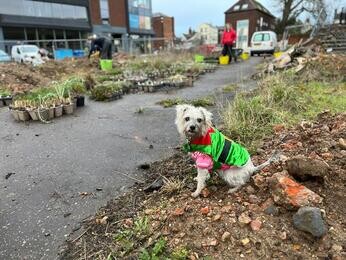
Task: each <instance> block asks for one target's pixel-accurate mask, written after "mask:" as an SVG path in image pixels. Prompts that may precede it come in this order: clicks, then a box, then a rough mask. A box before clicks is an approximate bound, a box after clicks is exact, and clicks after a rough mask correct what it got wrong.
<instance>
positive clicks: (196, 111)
mask: <svg viewBox="0 0 346 260" xmlns="http://www.w3.org/2000/svg"><path fill="white" fill-rule="evenodd" d="M176 110H177V115H176V120H175V124H176V126H177V129H178V132H179V134H180V135H181V137H182V138H183V139H185V140H186V139H187V140H188V141H191V140H194V139H195V138H198V137H201V136H204V135H205V134H206V133H207V131H208V129H209V128H210V127H212V125H213V124H212V119H213V114H212V113H211V112H209V111H208V110H206V109H205V108H203V107H194V106H191V105H178V106H177V108H176ZM277 157H278V154H277V153H274V154H273V156H272V157H271V158H270V159H269V160H268V161H266V162H265V163H263V164H261V165H259V166H257V167H256V166H254V165H253V163H252V161H251V158H249V160H248V161H247V163H246V164H245V165H244V166H242V167H233V168H230V169H227V170H225V171H222V170H219V171H218V173H219V176H220V177H221V178H222V179H223V180H224V181H226V182H227V183H228V185H229V186H230V190H229V193H233V192H236V191H237V190H239V188H241V186H243V185H244V184H245V183H246V182H247V181H248V180H249V179H250V177H251V175H252V174H253V173H255V172H257V171H260V170H261V169H263V168H264V167H266V166H268V165H269V164H271V163H272V162H273V161H275V160H276V159H277ZM208 177H209V171H208V170H207V169H201V168H197V178H195V179H196V180H197V189H196V191H195V192H194V193H192V196H193V197H197V196H199V194H200V193H201V191H202V190H203V189H204V188H205V186H206V180H207V179H208Z"/></svg>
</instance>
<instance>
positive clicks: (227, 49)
mask: <svg viewBox="0 0 346 260" xmlns="http://www.w3.org/2000/svg"><path fill="white" fill-rule="evenodd" d="M236 39H237V34H236V32H235V30H234V29H233V27H232V25H231V24H229V23H227V24H226V26H225V30H224V32H223V35H222V44H223V50H222V55H223V56H225V55H228V56H229V61H230V62H231V60H232V56H234V60H235V61H237V57H236V55H234V53H233V44H234V43H235V41H236Z"/></svg>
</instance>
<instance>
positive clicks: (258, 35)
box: [253, 33, 263, 42]
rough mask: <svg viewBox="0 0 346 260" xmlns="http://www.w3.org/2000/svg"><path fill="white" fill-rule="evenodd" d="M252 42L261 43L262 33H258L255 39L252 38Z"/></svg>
mask: <svg viewBox="0 0 346 260" xmlns="http://www.w3.org/2000/svg"><path fill="white" fill-rule="evenodd" d="M253 41H254V42H261V41H263V33H258V34H256V35H255V37H254V38H253Z"/></svg>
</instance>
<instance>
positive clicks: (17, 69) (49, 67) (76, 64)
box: [0, 58, 98, 94]
mask: <svg viewBox="0 0 346 260" xmlns="http://www.w3.org/2000/svg"><path fill="white" fill-rule="evenodd" d="M97 70H98V64H97V62H96V61H95V60H88V59H87V58H80V59H66V60H62V61H53V60H50V61H47V62H46V63H44V64H42V65H40V66H36V67H34V66H32V65H29V64H20V63H6V64H0V88H1V87H5V88H7V89H9V90H11V91H12V93H13V94H17V93H22V92H26V91H29V90H31V89H33V88H37V87H45V86H48V85H49V84H50V83H51V82H52V81H58V80H63V79H65V78H67V77H69V76H72V75H87V74H94V73H96V71H97Z"/></svg>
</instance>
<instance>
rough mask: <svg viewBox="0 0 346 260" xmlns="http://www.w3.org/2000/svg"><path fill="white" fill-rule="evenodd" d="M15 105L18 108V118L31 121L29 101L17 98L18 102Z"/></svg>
mask: <svg viewBox="0 0 346 260" xmlns="http://www.w3.org/2000/svg"><path fill="white" fill-rule="evenodd" d="M15 107H16V108H17V113H18V118H19V121H23V122H25V121H29V120H30V114H29V112H28V111H27V103H26V101H24V100H17V103H16V104H15Z"/></svg>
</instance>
